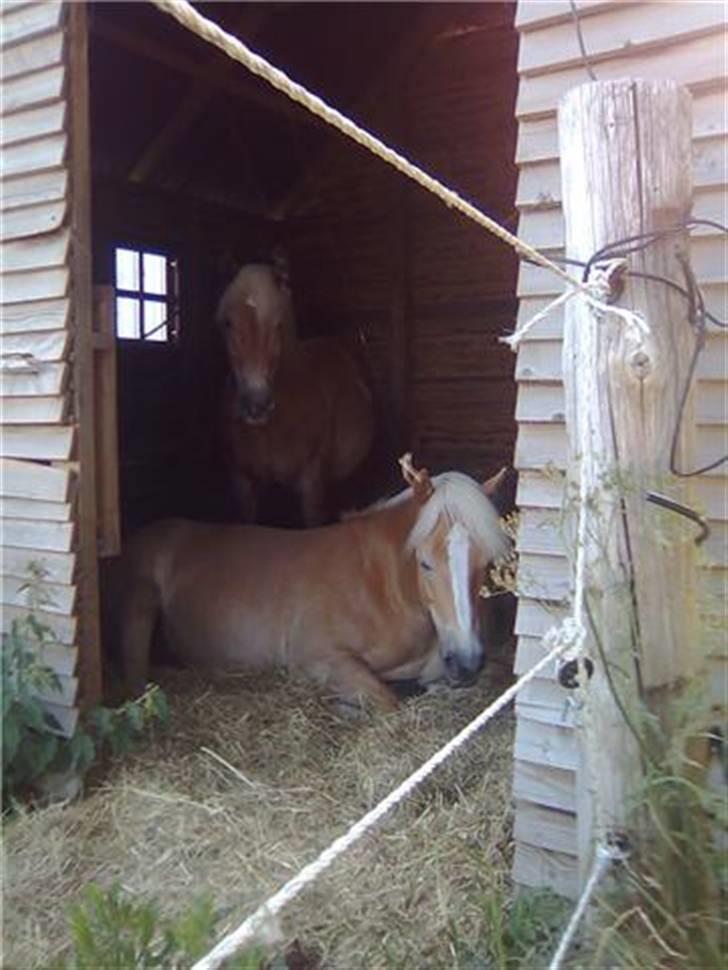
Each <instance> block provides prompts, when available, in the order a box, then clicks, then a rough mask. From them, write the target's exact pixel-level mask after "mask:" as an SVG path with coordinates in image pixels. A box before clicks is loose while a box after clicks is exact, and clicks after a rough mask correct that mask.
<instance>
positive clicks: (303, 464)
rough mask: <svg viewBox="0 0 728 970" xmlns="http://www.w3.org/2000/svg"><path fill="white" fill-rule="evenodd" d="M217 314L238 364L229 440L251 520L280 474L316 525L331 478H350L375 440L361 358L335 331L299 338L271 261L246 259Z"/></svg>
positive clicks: (228, 397) (227, 417) (229, 405)
mask: <svg viewBox="0 0 728 970" xmlns="http://www.w3.org/2000/svg"><path fill="white" fill-rule="evenodd" d="M217 318H218V321H219V322H220V324H221V325H222V326H223V328H224V336H225V344H226V349H227V355H228V360H229V362H230V367H231V371H232V380H231V381H230V382H229V386H228V388H227V391H226V394H225V402H224V417H223V424H224V433H225V438H226V442H225V445H226V448H227V449H228V450H229V452H230V457H231V464H232V468H233V477H234V482H235V487H236V491H237V494H238V498H239V501H240V504H241V506H242V511H243V513H244V515H245V518H246V521H249V522H255V521H256V519H257V501H256V497H257V487H258V486H259V485H260V484H264V483H275V484H277V485H284V486H288V487H290V488H293V489H294V490H295V491H296V492H297V493H298V494H299V495H300V497H301V502H302V507H303V519H304V523H305V524H306V525H307V526H312V525H320V524H321V523H322V522H323V521H324V518H325V515H326V512H325V499H326V489H327V484H328V483H330V482H335V481H342V480H344V479H346V478H348V477H349V475H351V473H352V472H353V471H355V469H356V468H357V467H358V466H359V465H360V464H361V462H362V461H363V460H364V458H365V457H366V456H367V454H368V452H369V449H370V447H371V443H372V438H373V434H374V416H373V407H372V398H371V394H370V391H369V388H368V387H367V385H366V383H365V381H364V379H363V376H362V374H361V373H360V369H359V367H358V364H357V362H356V360H355V359H354V357H353V356H352V355H351V354H350V353H349V352H348V351H347V350H346V349H345V347H344V346H343V345H342V343H340V342H339V341H338V340H336V339H335V338H314V339H310V340H305V341H297V340H296V339H295V335H294V330H293V314H292V306H291V296H290V291H289V288H288V285H287V283H286V280H285V278H284V277H283V276H282V275H281V274H278V273H276V271H275V269H274V268H273V267H272V266H268V265H264V264H258V263H251V264H249V265H247V266H243V268H242V269H241V270H240V271H239V272H238V274H237V275H236V277H235V278H234V279H233V281H232V283H231V284H230V285H229V286H228V288H227V289H226V290H225V292H224V294H223V296H222V299H221V300H220V305H219V307H218V311H217Z"/></svg>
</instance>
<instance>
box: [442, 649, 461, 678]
mask: <svg viewBox="0 0 728 970" xmlns="http://www.w3.org/2000/svg"><path fill="white" fill-rule="evenodd" d="M445 670H446V671H447V673H448V676H450V677H453V678H455V677H458V676H459V675H460V664H459V662H458V659H457V657H456V656H455V654H454V653H446V654H445Z"/></svg>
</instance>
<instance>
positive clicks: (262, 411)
mask: <svg viewBox="0 0 728 970" xmlns="http://www.w3.org/2000/svg"><path fill="white" fill-rule="evenodd" d="M274 408H275V401H274V400H273V397H272V395H271V394H270V392H269V391H263V392H256V393H254V394H251V393H247V392H244V391H241V392H240V393H239V394H238V401H237V412H238V416H239V417H241V418H242V419H243V421H245V423H246V424H252V425H262V424H266V423H267V422H268V420H269V419H270V416H271V414H272V413H273V410H274Z"/></svg>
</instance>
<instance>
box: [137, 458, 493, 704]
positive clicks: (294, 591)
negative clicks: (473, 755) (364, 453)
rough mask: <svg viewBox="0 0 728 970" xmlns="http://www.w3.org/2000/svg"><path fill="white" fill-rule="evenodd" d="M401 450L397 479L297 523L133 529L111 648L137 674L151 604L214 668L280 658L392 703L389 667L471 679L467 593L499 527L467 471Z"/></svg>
mask: <svg viewBox="0 0 728 970" xmlns="http://www.w3.org/2000/svg"><path fill="white" fill-rule="evenodd" d="M408 458H409V456H407V458H405V459H403V469H404V474H405V479H406V481H407V482H408V484H409V486H410V487H409V488H407V489H406V490H405V491H404V492H402V493H400V494H399V495H397V496H396V497H395V498H393V499H389V500H387V501H383V502H380V503H378V504H377V505H374V506H372V507H370V508H369V509H367V510H365V511H363V512H361V513H357V514H354V515H352V516H351V517H349V518H347V519H345V520H344V521H342V522H339V523H336V524H335V525H330V526H324V527H322V528H317V529H304V530H299V531H294V530H286V529H270V528H265V527H262V526H248V525H233V526H225V525H208V524H204V523H197V522H188V521H182V520H171V521H167V522H162V523H159V524H156V525H153V526H150V527H149V528H147V529H146V530H144V531H143V532H142V533H140V534H139V535H138V536H137V537H136V539H135V540H133V542H132V547H131V549H130V554H129V560H128V564H127V565H128V579H127V589H126V601H125V607H124V616H123V622H122V648H123V654H124V661H125V674H126V678H127V684H128V686H129V688H130V689H131V690H133V691H138V690H139V689H140V688H142V687H143V686H144V683H145V680H146V677H147V669H148V656H149V646H150V639H151V637H152V633H153V630H154V626H155V623H156V620H157V618H158V616H160V615H161V617H162V620H163V624H164V630H165V637H166V641H167V644H168V646H169V647H170V648H171V649H173V650H174V652H175V653H177V654H178V655H179V656H180V658H181V659H183V660H185V661H187V662H189V663H191V664H193V665H198V666H200V667H207V668H212V669H220V670H234V669H236V668H243V669H245V668H247V669H262V668H266V667H271V666H277V665H279V666H283V667H287V668H289V669H293V670H298V671H301V672H303V673H305V674H306V675H308V676H310V677H311V678H313V679H315V680H317V681H319V682H321V683H324V684H326V685H328V686H329V687H330V688H331V689H332V690H333V692H334V693H335V694H336V695H337V696H338V698H339V699H340V700H341V701H343V702H344V703H349V704H354V703H360V702H362V701H364V702H369V703H371V704H373V705H375V706H377V707H379V708H381V709H385V710H390V709H392V708H393V707H394V706H395V705H396V696H395V694H394V692H393V691H392V689H391V688H390V687H389V686H388V685H387V682H388V681H397V680H405V679H408V680H417V681H419V682H420V683H422V684H426V683H429V682H432V681H433V680H439V679H443V678H445V679H447V680H448V681H450V682H451V683H458V682H463V681H467V680H471V679H472V678H473V677H474V676H475V675H476V674H477V672H478V670H479V669H480V667H481V665H482V661H483V645H482V643H481V640H480V637H479V628H478V610H477V603H476V598H477V596H478V590H479V587H480V585H481V583H482V579H483V573H484V569H485V566H486V564H487V563H488V562H489V561H490V560H492V559H495V558H497V557H499V556H500V555H502V554H503V553H504V552H505V551H506V549H507V547H508V540H507V538H506V537H505V535H504V533H503V532H502V531H501V528H500V525H499V520H498V515H497V513H496V512H495V510H494V508H493V506H492V505H491V503H490V501H489V499H488V498H487V497H486V491H487V489H488V484H486V485H485V486H481V485H479V484H478V483H477V482H475V481H474V480H473V479H471V478H468V477H467V476H465V475H461V474H459V473H457V472H447V473H445V474H442V475H438V476H436V477H435V478H433V479H430V477H429V475H428V474H427V472H426V471H421V472H416V471H415V470H414V468H413V467H412V465H411V462H410V461H408Z"/></svg>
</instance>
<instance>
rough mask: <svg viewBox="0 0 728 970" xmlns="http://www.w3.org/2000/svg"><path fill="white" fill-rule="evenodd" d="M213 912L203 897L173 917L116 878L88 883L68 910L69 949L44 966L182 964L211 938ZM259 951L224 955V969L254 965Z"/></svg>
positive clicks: (59, 969) (140, 968)
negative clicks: (104, 883) (109, 883)
mask: <svg viewBox="0 0 728 970" xmlns="http://www.w3.org/2000/svg"><path fill="white" fill-rule="evenodd" d="M216 922H217V917H216V914H215V911H214V909H213V906H212V904H211V902H210V901H209V900H208V899H197V900H195V901H194V902H193V903H192V904H191V905H190V907H189V908H188V909H187V910H186V911H185V912H184V913H183V914H182V915H181V916H179V917H177V918H176V919H170V918H168V917H164V916H162V914H161V913H160V911H159V906H158V905H157V903H156V902H154V901H150V900H138V899H134V898H133V897H132V896H131V895H129V894H128V893H126V892H124V890H123V889H122V888H121V887H120V886H119V885H118V884H115V885H113V886H111V887H110V888H108V889H102V888H101V887H100V886H97V885H96V884H94V883H91V884H90V885H89V886H87V887H86V889H85V890H84V892H83V896H82V899H81V901H80V902H79V903H77V904H76V905H75V906H73V907H72V908H71V911H70V930H71V939H72V953H71V955H70V956H63V957H59V958H57V959H55V960H53V961H52V962H51V964H50V967H49V968H48V970H99V968H103V970H155V968H159V970H178V968H179V970H181V968H187V967H189V966H190V965H191V964H192V962H194V961H195V960H197V959H199V958H200V957H201V956H203V955H204V954H205V953H206V952H207V951H208V950H209V949H210V948H211V947H212V945H213V944H214V942H215V929H216ZM263 960H264V954H263V951H262V950H261V949H260V948H257V947H255V948H252V949H249V950H248V951H246V952H245V953H243V954H241V955H240V956H239V957H237V958H235V959H234V960H232V961H229V962H228V963H227V964H226V966H227V967H228V968H229V970H259V968H260V967H261V966H262V965H263Z"/></svg>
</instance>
